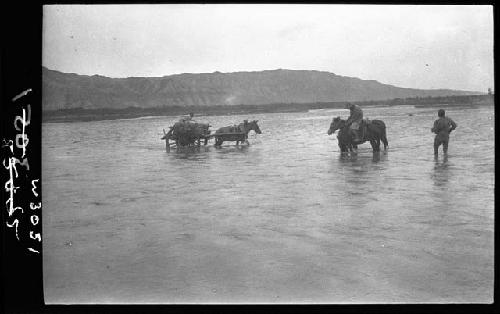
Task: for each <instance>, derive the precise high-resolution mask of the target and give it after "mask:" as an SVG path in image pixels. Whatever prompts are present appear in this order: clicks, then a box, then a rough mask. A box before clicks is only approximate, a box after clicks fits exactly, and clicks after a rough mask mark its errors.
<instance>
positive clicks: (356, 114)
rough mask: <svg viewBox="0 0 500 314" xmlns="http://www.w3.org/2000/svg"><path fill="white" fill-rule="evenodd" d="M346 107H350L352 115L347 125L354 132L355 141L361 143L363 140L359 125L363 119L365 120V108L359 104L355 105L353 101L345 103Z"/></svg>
mask: <svg viewBox="0 0 500 314" xmlns="http://www.w3.org/2000/svg"><path fill="white" fill-rule="evenodd" d="M345 108H346V109H349V111H350V112H351V115H350V116H349V118H348V119H347V121H346V123H347V126H350V130H351V132H352V133H353V134H354V139H353V141H354V143H359V142H361V141H362V139H361V138H360V134H359V133H360V131H359V127H360V125H361V121H362V120H363V110H361V108H360V107H359V106H358V105H354V104H351V103H347V104H346V105H345Z"/></svg>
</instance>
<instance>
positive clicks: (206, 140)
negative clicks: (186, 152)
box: [203, 137, 208, 146]
mask: <svg viewBox="0 0 500 314" xmlns="http://www.w3.org/2000/svg"><path fill="white" fill-rule="evenodd" d="M207 144H208V137H205V143H204V144H203V145H204V146H207Z"/></svg>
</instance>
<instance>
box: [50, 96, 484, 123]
mask: <svg viewBox="0 0 500 314" xmlns="http://www.w3.org/2000/svg"><path fill="white" fill-rule="evenodd" d="M346 103H347V102H315V103H278V104H263V105H234V106H228V105H220V106H167V107H154V108H139V107H128V108H124V109H111V108H102V109H82V108H74V109H62V110H53V111H44V112H43V116H42V121H43V122H85V121H98V120H116V119H134V118H140V117H147V116H180V115H186V114H187V113H189V112H194V113H195V114H196V115H203V116H215V115H217V116H221V115H241V114H256V113H287V112H307V111H309V110H317V109H341V108H344V106H345V104H346ZM353 103H354V104H358V105H360V106H361V107H388V106H389V107H390V106H408V107H409V108H450V107H453V108H457V107H458V108H477V107H479V106H493V104H494V98H493V96H492V95H472V96H450V97H434V98H431V97H428V98H406V99H399V98H397V99H392V100H384V101H362V102H353Z"/></svg>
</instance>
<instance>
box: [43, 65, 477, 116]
mask: <svg viewBox="0 0 500 314" xmlns="http://www.w3.org/2000/svg"><path fill="white" fill-rule="evenodd" d="M42 85H43V93H42V105H43V110H44V111H47V110H61V109H75V108H82V109H102V108H109V109H125V108H130V107H137V108H161V107H172V106H176V107H177V106H181V107H184V106H218V105H225V106H227V105H262V104H276V103H281V104H283V103H284V104H287V103H314V102H341V101H353V102H355V101H369V100H373V101H377V100H388V99H394V98H410V97H428V96H431V97H437V96H450V95H472V94H476V95H477V94H483V93H479V92H471V91H458V90H448V89H434V90H422V89H411V88H401V87H396V86H392V85H387V84H382V83H379V82H377V81H373V80H361V79H359V78H353V77H345V76H340V75H336V74H333V73H329V72H321V71H298V70H269V71H258V72H234V73H220V72H215V73H200V74H190V73H185V74H176V75H169V76H164V77H129V78H109V77H105V76H99V75H93V76H87V75H78V74H74V73H61V72H58V71H54V70H50V69H47V68H45V67H44V68H43V71H42Z"/></svg>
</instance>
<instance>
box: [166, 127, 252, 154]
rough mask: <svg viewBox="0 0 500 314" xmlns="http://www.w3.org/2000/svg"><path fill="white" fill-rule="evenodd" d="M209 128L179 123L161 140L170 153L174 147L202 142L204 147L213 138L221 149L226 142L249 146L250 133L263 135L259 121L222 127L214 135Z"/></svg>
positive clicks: (195, 144) (196, 144)
mask: <svg viewBox="0 0 500 314" xmlns="http://www.w3.org/2000/svg"><path fill="white" fill-rule="evenodd" d="M209 128H210V125H209V124H208V123H196V122H193V121H179V122H176V123H175V124H174V125H173V126H171V127H170V130H169V131H168V132H165V129H163V137H162V138H161V139H162V140H165V147H166V150H167V151H169V150H170V148H173V147H175V148H180V147H189V146H200V145H201V141H202V140H203V141H204V144H203V145H207V143H208V140H209V139H211V138H215V146H217V147H220V146H221V145H222V143H223V142H225V141H226V142H236V145H239V143H240V142H241V143H243V142H245V143H246V144H247V145H249V143H248V132H250V131H254V132H255V133H257V134H261V133H262V132H261V131H260V128H259V126H258V124H257V120H253V121H251V122H248V120H244V121H243V123H240V124H239V125H233V126H227V127H222V128H220V129H218V130H217V131H216V132H215V133H213V134H211V132H210V130H209Z"/></svg>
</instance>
